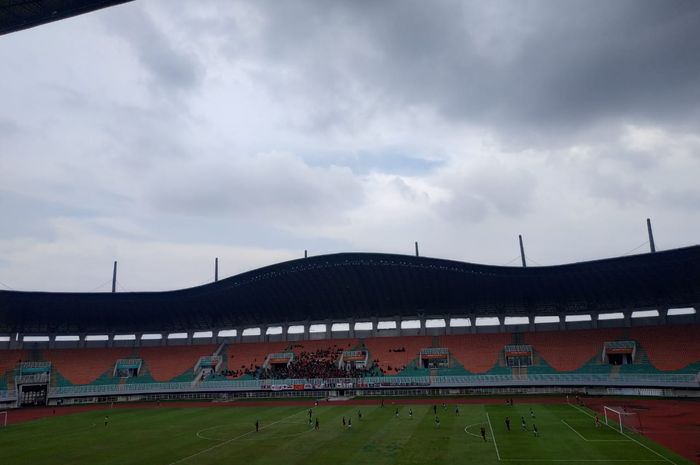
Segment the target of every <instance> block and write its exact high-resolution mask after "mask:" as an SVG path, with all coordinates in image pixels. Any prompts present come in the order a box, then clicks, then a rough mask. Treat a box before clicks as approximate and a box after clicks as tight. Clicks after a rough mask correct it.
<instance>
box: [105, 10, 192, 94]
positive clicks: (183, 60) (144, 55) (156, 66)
mask: <svg viewBox="0 0 700 465" xmlns="http://www.w3.org/2000/svg"><path fill="white" fill-rule="evenodd" d="M104 21H105V24H106V25H107V27H108V28H109V30H110V31H112V32H113V33H115V34H117V35H119V36H120V37H122V38H123V39H124V40H125V41H127V42H128V43H129V45H130V46H131V47H132V48H133V50H134V53H135V55H136V56H137V57H138V59H139V61H140V62H141V64H142V65H143V66H144V68H145V69H146V70H147V71H148V72H149V73H150V75H151V77H152V79H153V83H152V87H153V88H154V89H157V90H163V92H164V93H168V92H172V91H177V90H190V89H192V88H193V87H195V86H197V85H198V84H199V83H200V81H201V79H202V75H203V72H204V70H203V67H202V64H201V63H200V61H199V59H198V58H197V57H196V55H195V54H194V53H193V52H191V51H188V50H185V47H184V46H183V44H177V43H174V41H173V40H172V37H169V36H168V34H167V33H166V32H164V31H163V30H161V29H160V27H159V25H158V24H156V22H155V21H154V20H153V18H152V17H151V16H150V15H149V13H148V11H147V10H146V9H145V7H144V6H143V5H134V6H133V7H130V8H121V9H115V10H114V12H113V14H111V15H107V16H105V17H104Z"/></svg>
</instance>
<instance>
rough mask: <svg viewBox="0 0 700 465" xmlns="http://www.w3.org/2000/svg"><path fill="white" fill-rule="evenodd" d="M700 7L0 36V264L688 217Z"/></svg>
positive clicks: (570, 6)
mask: <svg viewBox="0 0 700 465" xmlns="http://www.w3.org/2000/svg"><path fill="white" fill-rule="evenodd" d="M699 9H700V6H699V5H698V4H697V2H690V1H682V0H678V1H675V0H674V1H671V2H664V3H663V4H661V3H657V2H653V1H651V0H641V1H631V0H620V1H616V2H607V3H604V2H589V1H585V0H579V1H573V0H563V1H558V2H545V1H541V0H529V1H527V2H510V3H505V2H476V1H466V2H465V1H457V0H439V1H435V2H425V1H418V0H407V1H404V0H401V1H398V0H389V1H382V2H376V1H366V0H360V1H352V2H327V1H323V0H302V1H296V2H278V1H273V0H263V1H234V2H229V1H224V0H201V1H198V2H185V3H183V4H181V5H178V6H177V7H176V8H174V7H173V2H172V1H170V0H152V1H149V2H133V3H130V4H125V5H122V6H120V7H115V8H110V9H104V10H100V11H98V12H95V13H93V14H89V15H82V16H79V17H76V18H73V19H71V20H69V21H61V22H56V23H53V24H51V25H50V26H47V27H39V28H34V29H31V30H28V31H24V32H22V33H19V34H10V35H8V36H3V40H2V41H0V56H2V57H3V64H4V65H5V67H4V68H3V73H2V75H1V76H0V80H1V81H2V88H3V98H2V105H0V186H2V191H0V212H1V213H3V217H4V218H6V217H11V218H12V222H5V223H2V226H0V255H1V256H2V257H3V261H2V262H0V280H3V281H5V282H8V283H12V284H13V286H14V285H16V286H18V287H20V288H26V289H32V288H35V289H36V288H39V289H40V288H43V287H50V288H52V289H80V290H88V289H89V288H90V287H92V286H95V285H98V284H99V283H100V281H103V280H102V279H100V280H98V281H97V282H95V283H92V282H91V283H90V285H89V286H86V285H84V283H86V282H88V281H90V280H91V279H92V278H94V276H102V273H104V268H105V263H106V264H107V266H106V268H107V276H106V277H105V279H107V278H108V277H109V275H108V272H109V266H110V265H111V260H113V259H115V258H119V259H120V260H121V261H120V263H123V265H124V268H123V270H124V273H126V274H125V275H124V282H125V283H126V286H127V287H129V288H130V285H129V284H130V282H131V283H138V284H136V285H137V286H138V287H139V288H143V289H159V288H160V289H162V288H173V287H180V286H184V285H192V284H199V283H201V282H202V279H203V278H202V276H205V277H207V279H208V277H209V276H210V274H211V266H210V264H211V257H213V256H215V254H217V255H219V254H223V255H219V256H225V255H226V254H228V256H229V257H230V258H229V261H227V262H226V263H235V269H232V270H231V271H230V272H234V271H243V270H245V269H249V268H250V267H254V266H262V265H266V264H269V263H272V262H274V261H277V260H283V259H288V258H290V257H298V256H299V255H300V254H301V251H302V250H303V249H305V248H308V249H309V250H311V251H313V252H314V253H321V252H338V251H352V250H357V251H387V252H398V253H406V252H408V253H410V252H411V246H412V243H413V241H414V240H419V241H420V243H421V250H422V251H424V252H425V253H427V254H429V255H432V256H442V257H447V258H454V259H464V260H469V261H475V262H486V263H494V264H502V263H506V262H508V261H509V260H510V259H512V258H513V257H514V256H517V233H519V232H523V234H526V237H527V247H528V256H531V257H532V258H533V259H534V260H536V261H537V262H540V263H544V264H553V263H562V262H567V261H572V260H582V259H591V258H600V257H602V256H606V255H615V254H618V253H623V252H625V251H627V250H629V249H631V248H632V247H634V246H636V245H638V244H639V243H640V242H642V241H644V240H645V230H644V224H643V219H644V218H646V217H651V218H653V219H656V218H658V222H659V224H658V226H659V228H658V230H659V236H660V237H659V238H658V243H659V245H660V247H672V246H678V245H687V244H689V243H694V242H697V237H696V236H697V235H696V233H695V232H696V231H697V230H698V228H700V216H699V215H697V209H698V205H700V199H699V198H698V191H697V186H696V185H697V173H698V172H700V133H699V132H698V127H700V124H698V122H699V120H700V118H699V116H700V105H699V103H700V84H698V83H699V82H700V79H699V78H700V71H699V67H700V60H698V59H697V57H696V54H697V50H698V49H699V48H700V47H699V46H698V45H699V44H698V36H699V34H700V32H699V31H700V27H699V23H700V20H699V19H698V11H699ZM76 38H78V39H79V40H76ZM47 44H50V45H51V46H50V47H47ZM76 44H78V45H79V46H76ZM8 193H10V194H8ZM600 225H605V227H601V226H600ZM511 247H512V248H511ZM129 270H132V271H129ZM129 273H132V274H131V275H130V274H129ZM57 275H60V276H59V278H60V279H59V280H57V279H56V276H57Z"/></svg>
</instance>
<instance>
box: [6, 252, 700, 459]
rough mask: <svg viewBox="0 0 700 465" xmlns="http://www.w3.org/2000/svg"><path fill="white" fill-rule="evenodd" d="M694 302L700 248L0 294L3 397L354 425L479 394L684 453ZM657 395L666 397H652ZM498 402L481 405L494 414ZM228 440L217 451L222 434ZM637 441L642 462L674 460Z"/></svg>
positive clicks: (340, 265)
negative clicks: (268, 414) (148, 288)
mask: <svg viewBox="0 0 700 465" xmlns="http://www.w3.org/2000/svg"><path fill="white" fill-rule="evenodd" d="M698 302H700V246H695V247H689V248H685V249H676V250H668V251H662V252H654V253H647V254H642V255H634V256H626V257H619V258H612V259H606V260H598V261H593V262H584V263H574V264H569V265H561V266H555V267H495V266H486V265H475V264H469V263H463V262H456V261H450V260H441V259H434V258H425V257H419V256H400V255H386V254H369V253H366V254H347V253H346V254H335V255H325V256H316V257H307V258H302V259H298V260H293V261H290V262H284V263H279V264H276V265H271V266H268V267H265V268H261V269H258V270H253V271H250V272H247V273H243V274H241V275H237V276H233V277H230V278H226V279H222V280H220V281H216V282H212V283H210V284H207V285H204V286H200V287H196V288H191V289H183V290H179V291H171V292H151V293H94V294H79V293H42V292H12V291H2V292H0V310H1V313H0V315H1V316H2V318H1V319H0V321H1V322H2V326H1V327H0V334H3V336H0V341H2V342H0V343H1V344H2V351H1V352H0V354H1V355H2V365H0V368H1V370H2V373H3V378H0V379H2V388H3V390H2V391H0V402H2V405H3V406H4V407H5V408H6V409H7V411H8V412H9V414H7V415H8V416H9V420H10V422H12V421H13V420H15V419H17V418H22V415H23V411H24V410H25V407H28V406H49V408H51V409H52V410H51V411H52V413H53V414H55V412H56V410H55V407H58V408H59V409H60V410H59V411H64V410H65V411H66V412H70V411H72V410H71V408H72V407H70V406H79V407H77V409H78V410H79V409H81V408H85V406H94V407H96V408H108V407H109V408H114V406H115V405H117V404H118V403H122V402H124V403H137V404H136V405H138V406H141V405H142V403H144V402H146V403H150V404H151V405H150V406H153V404H154V403H155V404H157V405H159V406H160V405H162V404H161V402H165V401H183V400H187V401H195V400H196V401H199V402H206V401H211V402H216V403H217V405H231V404H233V405H240V404H241V402H250V401H262V400H263V399H270V398H275V399H282V400H284V399H288V402H289V405H290V406H293V405H299V406H303V407H306V406H315V405H319V402H320V407H316V408H319V409H320V410H321V411H323V408H325V407H326V406H329V405H333V407H330V408H333V409H336V408H343V407H340V406H346V405H351V407H344V408H346V409H348V411H347V413H346V415H347V416H348V418H351V417H352V416H353V410H354V408H358V407H357V406H360V407H359V408H373V409H376V408H377V404H379V403H381V404H382V405H386V407H385V408H386V409H387V411H388V410H392V412H391V413H394V409H393V408H392V407H393V406H394V405H401V406H402V407H401V409H402V411H401V412H399V409H398V408H397V409H396V412H397V413H396V414H397V415H401V416H403V415H405V414H406V413H405V410H406V409H411V417H412V416H413V415H412V413H413V412H412V410H413V409H414V408H415V409H416V411H418V409H419V408H420V407H419V406H418V405H420V404H421V403H425V402H426V401H427V402H428V403H441V402H448V403H449V405H450V407H449V409H450V410H449V411H448V412H444V413H442V414H444V415H445V416H447V415H450V417H451V416H452V411H451V409H452V408H454V405H458V404H459V403H461V402H464V401H467V402H474V401H475V399H478V398H479V396H496V397H490V398H489V397H487V399H486V402H493V400H494V399H499V400H498V403H499V404H500V402H501V400H500V397H498V396H503V397H502V398H503V399H508V398H510V396H516V397H517V403H518V404H520V403H521V402H522V403H523V404H522V405H523V406H525V405H527V406H530V408H532V407H531V405H537V407H536V408H537V410H542V409H543V407H541V406H539V404H537V403H538V402H543V401H544V402H547V403H550V402H554V404H553V405H555V406H556V408H562V406H566V408H567V409H568V411H565V412H564V413H561V412H559V411H556V415H557V417H558V416H559V415H564V416H565V417H566V415H567V414H568V415H569V416H572V415H573V418H569V417H566V420H568V421H565V422H564V423H562V424H561V425H558V426H559V428H558V429H563V428H567V427H568V428H569V429H571V430H572V431H573V433H575V434H576V435H578V436H580V437H581V438H584V439H583V440H584V443H585V442H588V441H593V442H594V443H595V441H601V443H602V444H604V443H605V441H616V440H619V439H615V438H609V437H607V436H610V435H611V434H623V435H624V436H623V439H622V440H627V439H624V438H629V439H628V441H629V442H631V443H632V441H634V442H638V439H636V438H635V437H634V436H629V434H633V435H637V434H639V433H645V434H647V435H649V437H651V438H656V439H657V440H659V441H660V442H661V443H663V444H666V445H668V446H669V447H671V448H672V449H673V448H675V449H677V450H678V452H680V453H684V454H685V455H686V457H689V458H691V457H692V454H693V453H694V451H693V448H694V447H696V446H697V441H696V440H697V437H698V431H697V429H696V428H697V425H695V426H693V421H695V420H697V417H698V414H699V413H700V411H699V409H698V404H697V402H692V401H691V400H689V401H685V402H684V401H682V400H680V399H692V398H696V399H697V395H698V387H699V386H700V374H699V372H700V338H698V332H699V327H698V324H697V323H698V322H697V311H696V308H697V307H698V305H699V304H698ZM522 396H532V398H530V397H525V398H523V397H522ZM618 396H622V397H618ZM630 396H631V397H630ZM634 397H641V398H644V399H647V400H631V398H632V399H633V398H634ZM655 397H658V398H667V399H674V400H673V401H657V402H658V403H656V402H655V401H652V400H648V399H649V398H655ZM384 398H386V400H385V401H384V400H382V399H384ZM433 398H435V399H440V400H433ZM304 399H308V400H304ZM445 399H447V400H445ZM573 399H578V402H580V404H581V405H577V404H574V405H571V404H570V403H571V402H573ZM582 399H584V400H582ZM567 401H568V402H567ZM412 402H416V403H417V405H416V406H415V407H407V406H406V405H404V404H408V405H411V403H412ZM476 402H478V400H477V401H476ZM531 402H535V404H530V403H531ZM664 402H670V404H669V405H667V404H666V403H664ZM127 405H128V404H127ZM174 405H177V404H174ZM249 405H257V406H259V405H260V404H258V403H254V404H253V403H251V404H249ZM285 405H286V404H285ZM569 405H571V406H569ZM389 406H391V407H389ZM584 406H586V407H587V408H591V409H593V410H592V411H595V410H596V409H601V408H602V410H601V411H600V415H601V418H602V417H603V416H605V419H606V420H609V425H611V427H610V429H609V431H607V432H606V435H604V436H605V437H601V438H594V437H593V436H588V434H589V433H585V427H584V426H583V425H584V424H585V426H587V427H589V428H590V426H591V425H590V421H586V415H589V414H590V413H589V412H591V411H588V410H586V411H584V410H582V409H583V408H584ZM621 406H623V407H624V410H623V408H621ZM18 407H19V408H20V410H18V411H17V413H15V410H13V409H14V408H18ZM297 408H298V407H297ZM467 408H468V407H466V406H465V407H464V408H463V410H465V411H466V410H467ZM496 408H500V409H503V407H502V406H500V405H499V406H498V407H491V409H490V410H488V411H489V412H490V414H491V415H493V416H496V415H499V416H500V415H501V414H502V412H498V411H497V410H495V409H496ZM509 408H515V407H513V406H511V407H509ZM423 409H425V406H423ZM440 409H443V407H440ZM579 410H580V411H579ZM27 412H30V415H31V414H32V413H33V412H37V414H39V415H41V414H42V413H43V414H46V413H47V412H48V411H47V410H46V407H45V408H44V409H43V410H42V409H38V410H31V409H30V410H27ZM671 412H677V413H676V414H673V415H671ZM285 413H286V411H285ZM421 413H423V412H421ZM465 413H466V412H463V413H462V414H463V415H464V414H465ZM507 413H508V410H506V414H507ZM368 414H369V412H367V413H366V414H365V415H368ZM666 414H668V415H671V416H673V417H674V418H673V420H670V419H669V420H668V422H669V423H666V421H667V420H663V419H662V418H663V416H664V415H666ZM318 415H324V416H325V413H324V414H321V413H319V414H318ZM336 415H337V414H336ZM512 416H513V417H514V418H517V417H518V416H520V415H516V414H513V415H512ZM391 417H392V415H391V414H389V415H388V418H389V419H391ZM427 417H428V419H429V420H430V418H431V417H430V415H428V416H427ZM645 417H648V420H647V419H646V418H645ZM686 417H687V418H686ZM309 418H311V417H309ZM322 418H323V417H322ZM365 418H366V420H365V421H368V419H369V418H368V417H367V416H365ZM652 419H653V420H652ZM302 420H303V419H302ZM343 420H345V418H344V416H343ZM460 420H461V418H460ZM645 420H647V421H649V422H652V421H653V423H652V424H648V423H647V424H646V425H645V423H646V421H645ZM330 421H333V420H330ZM489 421H490V417H489ZM541 421H544V420H541ZM673 421H675V422H680V423H673ZM323 422H324V423H326V422H328V420H327V419H326V418H323ZM333 422H334V423H335V421H333ZM683 422H686V423H683ZM302 423H303V421H302ZM514 423H515V422H514ZM251 424H252V423H251ZM479 424H480V422H479V421H475V422H474V425H479ZM577 424H578V425H580V426H578V427H577V426H574V425H577ZM654 425H656V426H654ZM211 426H213V427H214V426H215V425H211ZM466 426H468V425H467V424H465V425H462V426H461V427H462V428H464V427H466ZM498 426H500V422H499V424H498ZM489 427H490V428H493V426H491V425H489ZM515 427H516V426H515V425H514V428H515ZM290 428H291V426H290ZM356 428H358V427H357V426H356ZM539 428H540V430H544V429H545V428H544V424H543V423H540V427H539ZM680 428H685V429H688V428H690V429H689V430H687V431H686V434H685V435H684V434H683V433H682V432H681V430H680ZM202 429H204V430H206V429H207V428H202ZM358 429H359V428H358ZM579 429H580V430H579ZM618 429H619V430H620V433H618ZM657 430H658V431H657ZM475 431H476V429H475V430H474V431H469V429H468V428H467V430H466V433H467V434H471V435H474V434H475ZM581 431H584V432H583V433H582V432H581ZM593 431H594V432H595V433H599V431H597V430H593ZM626 431H630V432H631V433H629V434H628V433H627V432H626ZM302 432H303V431H302ZM669 432H672V434H669ZM221 433H222V432H221V431H217V434H219V435H218V436H216V435H215V438H218V439H219V440H221V441H223V442H219V443H218V444H225V443H226V442H227V441H229V440H231V437H228V436H226V435H222V434H221ZM297 433H299V434H301V433H300V432H299V431H296V430H294V431H293V432H292V433H283V434H290V435H292V436H294V435H296V434H297ZM608 433H609V434H608ZM198 434H199V433H198ZM241 434H245V433H241ZM462 434H465V433H464V432H463V433H462ZM490 434H491V435H493V436H498V434H497V433H496V432H495V431H493V432H490ZM590 434H593V433H590ZM200 435H201V434H200ZM206 437H209V436H206ZM233 437H234V438H235V437H237V436H233ZM613 443H614V442H611V444H613ZM639 444H641V445H640V446H637V448H638V449H639V450H636V451H635V452H634V453H638V454H640V455H639V456H638V459H639V460H652V461H653V460H657V459H658V460H662V459H660V458H659V456H661V457H663V460H664V461H672V460H674V459H671V458H669V457H673V456H672V455H666V454H665V453H659V452H657V451H656V449H650V448H649V446H647V445H646V444H644V443H639ZM504 446H505V445H504V444H502V445H501V447H502V448H503V447H504ZM204 450H206V449H204ZM642 451H644V452H642ZM649 451H651V452H649ZM217 452H218V448H217ZM589 452H590V451H588V452H586V454H588V453H589ZM193 453H194V454H198V452H196V451H195V452H193ZM501 453H503V454H504V457H506V458H507V457H508V455H510V456H511V458H507V460H513V461H518V460H520V459H521V458H524V457H521V456H518V455H517V454H515V455H513V454H511V453H510V452H507V449H506V451H503V452H499V460H500V459H501V458H500V454H501ZM540 453H541V452H540ZM557 453H558V452H557V451H555V452H554V455H552V456H549V457H548V456H546V455H545V456H541V457H542V460H544V461H545V462H546V461H547V460H555V459H557V457H556V454H557ZM595 453H598V452H597V451H596V452H595ZM649 454H650V455H649ZM184 455H186V454H184ZM207 455H208V453H203V454H202V455H201V456H200V455H196V456H197V459H199V460H204V459H205V458H207V457H206V456H207ZM212 457H214V459H215V460H216V457H217V456H216V455H215V454H212ZM654 457H656V458H654ZM192 460H194V458H193V459H192ZM615 460H619V459H615ZM630 461H631V462H633V461H634V460H630ZM185 462H186V463H187V461H185ZM192 463H199V462H196V461H195V462H192ZM202 463H209V462H206V461H204V462H202ZM212 463H214V462H212ZM484 463H488V462H484ZM673 463H682V462H673Z"/></svg>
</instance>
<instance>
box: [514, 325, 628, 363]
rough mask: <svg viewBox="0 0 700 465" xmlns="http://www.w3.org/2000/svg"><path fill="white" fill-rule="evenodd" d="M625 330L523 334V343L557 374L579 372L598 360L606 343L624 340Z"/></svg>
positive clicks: (584, 330)
mask: <svg viewBox="0 0 700 465" xmlns="http://www.w3.org/2000/svg"><path fill="white" fill-rule="evenodd" d="M623 335H624V330H623V329H621V328H613V329H581V330H568V331H542V332H534V333H525V334H524V338H525V341H524V342H525V343H527V344H530V345H532V348H533V350H535V352H537V353H539V354H540V356H541V357H542V358H543V359H544V361H545V362H547V363H548V364H549V365H550V366H551V367H552V368H554V369H555V370H557V371H574V370H578V369H580V368H581V367H582V366H583V365H584V364H585V363H586V362H588V361H589V360H591V359H592V358H593V357H595V356H596V355H597V356H601V355H602V352H603V344H604V343H605V342H606V341H615V340H618V339H624V337H623Z"/></svg>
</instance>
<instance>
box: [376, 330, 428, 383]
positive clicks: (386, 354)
mask: <svg viewBox="0 0 700 465" xmlns="http://www.w3.org/2000/svg"><path fill="white" fill-rule="evenodd" d="M364 343H365V346H366V347H367V349H368V350H369V353H370V358H371V359H372V360H376V361H377V365H379V368H380V369H381V370H382V372H383V373H384V374H386V375H395V374H397V373H399V372H400V371H401V370H403V369H404V368H405V367H406V365H408V364H409V363H410V362H411V361H412V360H415V359H416V358H418V355H419V354H420V350H421V349H424V348H426V347H431V346H432V337H430V336H400V337H370V338H367V339H365V340H364Z"/></svg>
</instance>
